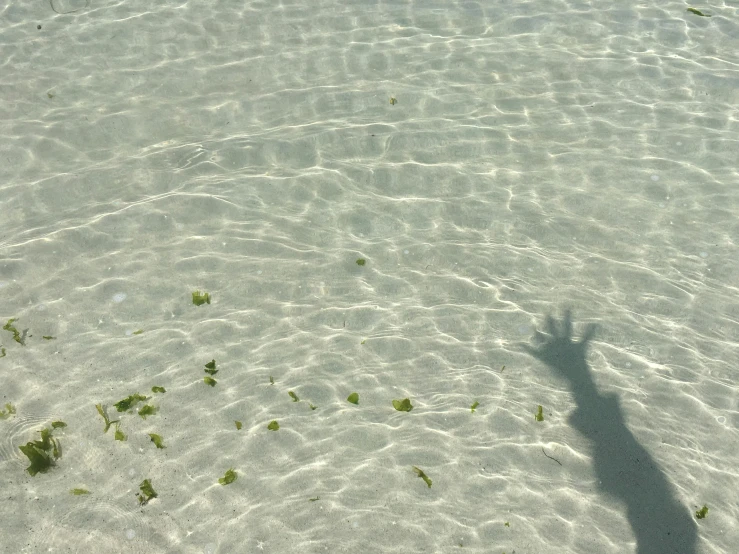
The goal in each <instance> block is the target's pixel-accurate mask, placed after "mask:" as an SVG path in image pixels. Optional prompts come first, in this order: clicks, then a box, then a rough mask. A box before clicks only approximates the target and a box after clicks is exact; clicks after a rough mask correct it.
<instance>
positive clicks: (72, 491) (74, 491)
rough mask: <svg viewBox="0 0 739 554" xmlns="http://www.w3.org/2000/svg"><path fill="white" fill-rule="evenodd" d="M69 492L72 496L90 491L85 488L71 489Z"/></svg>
mask: <svg viewBox="0 0 739 554" xmlns="http://www.w3.org/2000/svg"><path fill="white" fill-rule="evenodd" d="M69 494H73V495H74V496H82V495H83V494H90V491H88V490H87V489H72V490H70V491H69Z"/></svg>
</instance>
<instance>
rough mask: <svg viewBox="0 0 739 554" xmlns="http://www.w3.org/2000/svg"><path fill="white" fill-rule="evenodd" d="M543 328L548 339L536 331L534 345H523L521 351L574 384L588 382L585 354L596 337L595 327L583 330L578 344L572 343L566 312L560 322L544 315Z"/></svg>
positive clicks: (569, 318)
mask: <svg viewBox="0 0 739 554" xmlns="http://www.w3.org/2000/svg"><path fill="white" fill-rule="evenodd" d="M546 327H547V333H548V336H547V335H544V334H542V333H541V332H540V331H538V330H537V331H536V333H535V334H534V342H535V343H536V345H535V346H531V345H529V344H524V345H523V348H524V350H526V352H528V353H529V354H531V355H532V356H534V357H535V358H537V359H538V360H540V361H542V362H543V363H545V364H547V365H548V366H550V367H551V368H553V369H556V370H557V371H558V372H559V374H560V375H562V376H563V377H565V378H567V380H568V381H570V382H571V383H573V384H574V383H583V382H584V381H590V380H591V378H590V373H589V371H588V367H587V365H586V363H585V353H586V351H587V348H588V342H590V340H591V339H592V338H593V336H594V335H595V330H596V326H595V324H592V323H591V324H589V325H588V326H587V327H586V328H585V331H584V332H583V335H582V338H581V339H580V340H579V341H573V338H572V315H571V313H570V311H569V310H567V311H566V312H565V315H564V317H563V318H562V321H561V322H559V323H558V322H557V321H556V320H555V319H554V318H553V317H552V316H547V323H546Z"/></svg>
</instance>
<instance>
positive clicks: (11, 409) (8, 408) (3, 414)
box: [0, 402, 15, 419]
mask: <svg viewBox="0 0 739 554" xmlns="http://www.w3.org/2000/svg"><path fill="white" fill-rule="evenodd" d="M12 415H15V406H13V405H12V404H11V403H10V402H8V403H6V404H5V409H4V410H0V419H8V418H9V417H10V416H12Z"/></svg>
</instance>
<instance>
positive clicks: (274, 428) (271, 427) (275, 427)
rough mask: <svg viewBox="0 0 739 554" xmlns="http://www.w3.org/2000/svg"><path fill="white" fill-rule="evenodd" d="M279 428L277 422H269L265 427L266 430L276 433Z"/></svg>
mask: <svg viewBox="0 0 739 554" xmlns="http://www.w3.org/2000/svg"><path fill="white" fill-rule="evenodd" d="M279 428H280V424H279V423H277V421H270V422H269V425H267V429H269V430H270V431H277V430H278V429H279Z"/></svg>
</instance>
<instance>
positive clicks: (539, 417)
mask: <svg viewBox="0 0 739 554" xmlns="http://www.w3.org/2000/svg"><path fill="white" fill-rule="evenodd" d="M534 418H535V419H536V421H544V408H542V407H541V406H539V411H537V412H536V415H534Z"/></svg>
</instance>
